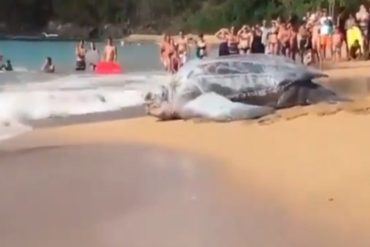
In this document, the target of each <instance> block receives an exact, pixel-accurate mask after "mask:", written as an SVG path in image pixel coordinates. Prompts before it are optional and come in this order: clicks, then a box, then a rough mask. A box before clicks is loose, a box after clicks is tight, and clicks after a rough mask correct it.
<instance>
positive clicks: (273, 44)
mask: <svg viewBox="0 0 370 247" xmlns="http://www.w3.org/2000/svg"><path fill="white" fill-rule="evenodd" d="M271 24H272V27H271V33H270V35H269V36H268V46H269V51H270V52H271V54H273V55H277V54H278V51H279V44H278V32H279V28H278V25H277V22H276V21H272V23H271Z"/></svg>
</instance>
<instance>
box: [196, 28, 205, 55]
mask: <svg viewBox="0 0 370 247" xmlns="http://www.w3.org/2000/svg"><path fill="white" fill-rule="evenodd" d="M195 55H196V56H197V58H199V59H203V58H204V57H206V56H207V55H208V51H207V43H206V41H205V39H204V35H203V34H202V33H201V34H199V35H198V40H197V48H196V54H195Z"/></svg>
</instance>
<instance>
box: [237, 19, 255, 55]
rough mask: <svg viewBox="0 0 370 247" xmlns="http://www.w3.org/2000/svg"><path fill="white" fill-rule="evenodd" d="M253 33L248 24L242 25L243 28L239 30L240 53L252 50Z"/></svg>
mask: <svg viewBox="0 0 370 247" xmlns="http://www.w3.org/2000/svg"><path fill="white" fill-rule="evenodd" d="M252 35H253V34H252V33H251V31H250V27H249V26H247V25H244V26H242V28H241V29H240V30H239V31H238V38H239V45H238V49H239V54H247V53H248V52H249V51H250V48H251V40H252Z"/></svg>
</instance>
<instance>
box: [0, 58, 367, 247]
mask: <svg viewBox="0 0 370 247" xmlns="http://www.w3.org/2000/svg"><path fill="white" fill-rule="evenodd" d="M358 65H359V66H356V68H353V66H352V65H347V66H345V65H343V66H342V67H339V66H338V67H337V68H332V69H330V70H328V71H327V73H328V74H329V75H330V78H331V79H330V80H329V81H328V82H326V83H331V82H332V81H331V80H334V79H335V80H337V81H341V83H340V84H342V83H343V82H346V81H347V84H348V83H351V85H347V88H350V89H353V91H354V92H356V93H358V95H362V96H361V97H363V95H366V94H367V93H368V90H369V89H368V88H369V87H368V79H367V77H368V71H369V68H370V67H369V65H368V64H367V63H364V65H363V66H360V64H358ZM347 88H345V89H343V90H347ZM352 93H353V92H351V94H352ZM359 97H360V96H359ZM369 109H370V100H368V99H367V98H364V99H361V100H357V101H356V102H354V103H347V104H340V105H317V106H312V107H296V108H293V109H289V110H284V111H280V112H278V113H276V114H274V115H273V116H269V117H267V118H265V119H262V120H259V121H243V122H233V123H209V122H194V121H171V122H158V121H156V120H155V119H153V118H150V117H138V118H133V119H126V120H112V121H105V122H95V123H80V124H78V123H77V122H76V123H75V124H74V125H69V126H58V127H48V128H45V126H43V127H44V128H40V129H36V130H35V131H32V132H29V133H27V134H24V135H22V136H18V137H15V138H13V139H10V140H7V141H5V142H3V143H2V144H1V145H0V200H1V202H2V203H1V204H0V218H1V219H2V220H1V221H0V229H1V230H0V239H1V240H2V246H6V247H18V246H19V247H20V246H35V247H36V246H38V247H43V246H89V247H94V246H99V247H100V246H101V247H103V246H104V247H113V246H140V247H141V246H143V247H144V246H151V247H157V246H158V247H159V246H161V247H163V246H171V247H172V246H184V247H185V246H220V247H221V246H253V247H254V246H256V247H260V246H266V247H267V246H276V247H280V246H281V247H283V246H284V247H286V246H303V247H305V246H307V247H309V246H310V247H311V246H320V247H321V246H323V247H327V246H343V247H347V246H356V247H362V246H364V247H365V246H370V236H369V234H368V229H369V227H370V211H369V208H370V180H369V178H370V155H369V146H370V131H369V129H370V127H369V124H370V115H368V113H369Z"/></svg>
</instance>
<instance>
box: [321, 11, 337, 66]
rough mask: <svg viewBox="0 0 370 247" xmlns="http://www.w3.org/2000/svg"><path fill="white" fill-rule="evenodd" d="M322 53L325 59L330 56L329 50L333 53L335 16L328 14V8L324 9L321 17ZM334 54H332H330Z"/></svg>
mask: <svg viewBox="0 0 370 247" xmlns="http://www.w3.org/2000/svg"><path fill="white" fill-rule="evenodd" d="M319 22H320V54H321V57H322V58H323V59H327V58H328V54H326V53H327V52H328V51H329V52H330V53H331V49H332V43H333V42H332V41H333V40H332V39H333V36H332V35H333V31H334V30H333V18H332V17H331V16H328V13H327V10H326V9H323V11H322V17H321V18H320V21H319ZM330 55H332V54H330Z"/></svg>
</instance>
